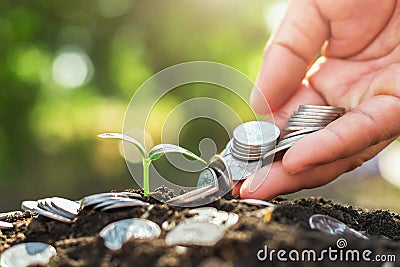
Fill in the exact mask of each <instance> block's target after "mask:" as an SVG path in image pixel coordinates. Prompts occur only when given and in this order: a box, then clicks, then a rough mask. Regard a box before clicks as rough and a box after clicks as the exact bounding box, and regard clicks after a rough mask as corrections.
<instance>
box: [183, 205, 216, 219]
mask: <svg viewBox="0 0 400 267" xmlns="http://www.w3.org/2000/svg"><path fill="white" fill-rule="evenodd" d="M217 213H218V210H217V209H216V208H214V207H201V208H195V209H191V210H190V211H189V214H193V215H197V216H200V217H211V216H214V215H215V214H217Z"/></svg>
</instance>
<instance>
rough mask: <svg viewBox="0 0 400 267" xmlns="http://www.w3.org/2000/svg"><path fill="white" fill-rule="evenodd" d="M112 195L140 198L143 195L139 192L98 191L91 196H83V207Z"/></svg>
mask: <svg viewBox="0 0 400 267" xmlns="http://www.w3.org/2000/svg"><path fill="white" fill-rule="evenodd" d="M110 197H126V198H129V197H133V198H135V197H138V198H141V196H140V195H139V194H136V193H130V192H116V193H97V194H93V195H89V196H86V197H84V198H82V200H81V203H82V204H81V205H82V207H87V206H91V205H94V204H97V203H100V202H102V201H104V199H107V198H110Z"/></svg>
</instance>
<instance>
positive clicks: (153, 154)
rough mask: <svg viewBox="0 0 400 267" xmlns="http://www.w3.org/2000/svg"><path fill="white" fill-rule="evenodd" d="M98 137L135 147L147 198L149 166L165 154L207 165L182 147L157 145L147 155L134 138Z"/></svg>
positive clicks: (106, 134) (111, 134)
mask: <svg viewBox="0 0 400 267" xmlns="http://www.w3.org/2000/svg"><path fill="white" fill-rule="evenodd" d="M98 137H100V138H110V139H119V140H124V141H127V142H129V143H132V144H134V145H135V146H136V148H137V149H138V150H139V152H140V155H141V156H142V160H143V162H142V163H143V191H144V195H145V196H148V195H149V168H150V164H151V162H152V161H154V160H157V159H159V158H161V157H162V156H163V155H165V154H167V153H181V154H183V155H185V156H188V157H190V158H192V159H195V160H198V161H201V162H203V163H205V164H207V162H206V161H204V160H203V159H202V158H200V157H199V156H197V155H196V154H194V153H192V152H190V151H189V150H187V149H184V148H182V147H179V146H176V145H171V144H159V145H156V146H155V147H153V148H152V149H151V150H150V152H149V153H147V151H146V149H145V148H144V146H143V145H142V144H141V143H140V142H139V141H138V140H136V139H135V138H133V137H130V136H128V135H124V134H120V133H103V134H99V135H98Z"/></svg>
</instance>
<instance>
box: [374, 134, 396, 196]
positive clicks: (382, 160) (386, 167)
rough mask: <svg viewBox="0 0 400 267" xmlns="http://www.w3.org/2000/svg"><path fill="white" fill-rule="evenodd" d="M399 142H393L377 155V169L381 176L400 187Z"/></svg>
mask: <svg viewBox="0 0 400 267" xmlns="http://www.w3.org/2000/svg"><path fill="white" fill-rule="evenodd" d="M399 160H400V142H399V141H397V142H393V143H392V144H391V145H390V146H388V147H387V148H386V149H385V150H384V151H382V152H381V154H380V156H379V171H380V173H381V175H382V177H383V178H385V179H386V180H387V181H389V182H390V183H392V184H393V185H395V186H397V187H398V188H400V164H399Z"/></svg>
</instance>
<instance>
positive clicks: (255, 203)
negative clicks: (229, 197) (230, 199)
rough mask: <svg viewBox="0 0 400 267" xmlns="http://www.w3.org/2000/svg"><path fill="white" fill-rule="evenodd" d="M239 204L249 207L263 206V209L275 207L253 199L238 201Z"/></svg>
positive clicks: (269, 203) (266, 202)
mask: <svg viewBox="0 0 400 267" xmlns="http://www.w3.org/2000/svg"><path fill="white" fill-rule="evenodd" d="M239 202H241V203H246V204H249V205H254V206H265V207H275V206H276V205H275V204H273V203H271V202H268V201H265V200H261V199H253V198H247V199H240V200H239Z"/></svg>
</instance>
